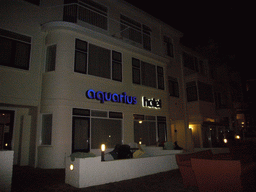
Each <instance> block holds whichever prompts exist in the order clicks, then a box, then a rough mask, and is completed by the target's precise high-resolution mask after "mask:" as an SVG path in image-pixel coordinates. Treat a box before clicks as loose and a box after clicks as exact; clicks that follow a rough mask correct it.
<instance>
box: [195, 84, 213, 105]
mask: <svg viewBox="0 0 256 192" xmlns="http://www.w3.org/2000/svg"><path fill="white" fill-rule="evenodd" d="M198 92H199V100H201V101H208V102H213V92H212V85H209V84H206V83H202V82H200V81H198Z"/></svg>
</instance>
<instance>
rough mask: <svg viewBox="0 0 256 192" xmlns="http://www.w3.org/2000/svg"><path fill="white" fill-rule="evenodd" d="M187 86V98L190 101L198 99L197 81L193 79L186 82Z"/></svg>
mask: <svg viewBox="0 0 256 192" xmlns="http://www.w3.org/2000/svg"><path fill="white" fill-rule="evenodd" d="M186 87H187V100H188V102H190V101H197V100H198V98H197V87H196V82H195V81H192V82H189V83H186Z"/></svg>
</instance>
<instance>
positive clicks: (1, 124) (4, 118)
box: [0, 110, 14, 150]
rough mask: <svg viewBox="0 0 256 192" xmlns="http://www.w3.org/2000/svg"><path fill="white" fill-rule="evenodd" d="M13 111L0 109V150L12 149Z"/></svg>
mask: <svg viewBox="0 0 256 192" xmlns="http://www.w3.org/2000/svg"><path fill="white" fill-rule="evenodd" d="M13 124H14V111H9V110H0V150H12V136H13Z"/></svg>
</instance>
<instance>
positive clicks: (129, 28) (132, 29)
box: [120, 15, 142, 44]
mask: <svg viewBox="0 0 256 192" xmlns="http://www.w3.org/2000/svg"><path fill="white" fill-rule="evenodd" d="M120 22H121V25H120V30H121V35H122V36H123V37H125V38H127V39H130V40H132V41H135V42H137V43H140V44H141V43H142V35H141V24H140V23H139V22H137V21H134V20H132V19H130V18H128V17H126V16H124V15H121V16H120Z"/></svg>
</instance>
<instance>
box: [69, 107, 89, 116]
mask: <svg viewBox="0 0 256 192" xmlns="http://www.w3.org/2000/svg"><path fill="white" fill-rule="evenodd" d="M73 115H78V116H90V110H89V109H79V108H74V109H73Z"/></svg>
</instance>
